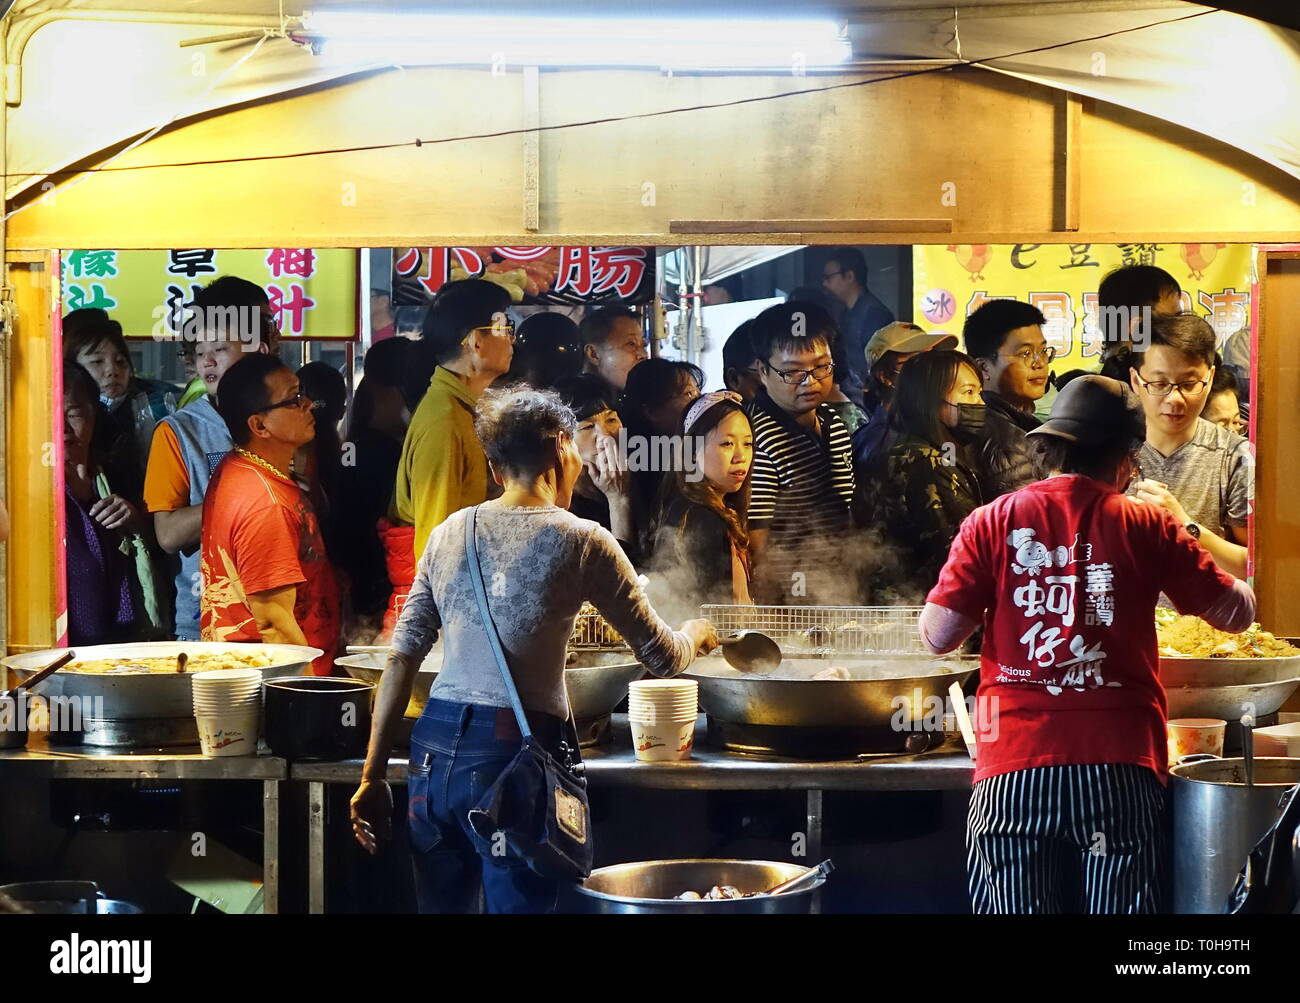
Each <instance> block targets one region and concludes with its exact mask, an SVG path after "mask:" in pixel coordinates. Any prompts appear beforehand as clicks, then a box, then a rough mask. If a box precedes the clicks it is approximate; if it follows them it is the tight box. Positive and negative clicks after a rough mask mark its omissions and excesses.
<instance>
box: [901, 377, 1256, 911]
mask: <svg viewBox="0 0 1300 1003" xmlns="http://www.w3.org/2000/svg"><path fill="white" fill-rule="evenodd" d="M1028 434H1029V435H1031V436H1034V437H1035V438H1036V440H1037V442H1038V444H1039V448H1040V450H1041V453H1042V460H1043V464H1044V469H1046V470H1049V471H1050V472H1051V476H1050V477H1048V478H1047V479H1046V480H1043V481H1039V482H1037V483H1035V484H1031V485H1029V486H1028V487H1025V488H1022V489H1021V490H1019V491H1016V492H1013V493H1012V494H1009V495H1004V496H1003V497H1001V498H999V499H998V500H997V501H995V502H993V503H992V504H991V505H986V506H984V507H982V508H979V509H976V510H975V511H974V512H973V513H971V515H970V516H969V517H968V518H967V519H966V521H965V522H964V523H963V524H962V527H961V530H960V531H959V533H958V535H957V538H956V539H955V540H954V541H953V544H952V549H951V551H950V552H949V555H948V562H947V564H946V565H945V566H944V569H943V571H942V573H941V574H940V576H939V582H938V584H937V585H936V586H935V587H934V589H933V590H932V591H931V592H930V594H929V596H928V597H927V603H926V607H925V610H924V612H923V613H922V616H921V636H922V639H923V640H924V642H925V643H926V645H927V647H929V649H930V650H931V651H933V652H934V653H935V654H942V653H945V652H948V651H951V650H953V649H954V648H956V647H957V646H958V645H959V644H961V642H962V641H964V640H965V639H966V638H967V637H969V636H970V634H971V633H972V632H973V631H974V630H975V628H976V627H977V626H979V625H980V624H981V623H983V625H984V641H983V651H982V653H981V655H980V684H979V690H978V693H977V697H976V714H975V721H976V726H977V730H978V734H977V736H976V737H977V756H976V767H975V788H974V791H973V792H972V795H971V803H970V814H969V818H968V821H967V830H966V832H967V852H968V867H969V872H970V891H971V899H972V903H973V906H974V909H975V911H976V912H977V913H990V912H994V913H1007V912H1016V913H1020V912H1025V913H1040V912H1041V913H1046V912H1089V913H1103V912H1105V913H1110V912H1130V913H1150V912H1156V911H1158V910H1159V908H1160V902H1161V889H1160V883H1161V878H1160V875H1161V870H1162V862H1163V858H1164V855H1165V849H1166V847H1165V845H1164V838H1163V835H1162V832H1163V829H1162V827H1163V817H1164V811H1165V798H1164V784H1165V782H1166V779H1167V776H1166V772H1167V771H1166V765H1167V751H1166V750H1167V747H1166V739H1165V718H1166V703H1165V693H1164V688H1163V687H1162V686H1161V683H1160V679H1159V660H1158V657H1157V653H1156V637H1155V622H1154V621H1155V616H1154V614H1155V606H1156V603H1157V601H1158V599H1159V596H1160V593H1161V592H1164V593H1165V594H1166V595H1167V596H1168V597H1169V599H1170V600H1171V601H1172V602H1173V603H1174V605H1175V606H1176V607H1177V608H1178V609H1179V611H1180V612H1182V613H1189V614H1195V615H1197V616H1201V617H1203V618H1204V619H1206V620H1207V621H1209V622H1210V623H1211V624H1212V625H1214V626H1215V627H1218V628H1220V629H1222V630H1228V631H1233V632H1236V631H1240V630H1243V629H1245V628H1246V627H1247V626H1249V624H1250V622H1251V621H1252V620H1253V619H1254V616H1255V596H1254V593H1252V592H1251V590H1250V587H1249V586H1248V585H1246V584H1245V583H1244V582H1240V581H1237V580H1236V579H1234V578H1232V577H1231V576H1230V575H1227V574H1225V573H1224V572H1223V571H1221V570H1219V569H1218V568H1217V567H1216V566H1215V564H1214V561H1213V560H1212V559H1211V558H1210V556H1209V555H1208V554H1207V553H1206V552H1205V550H1204V549H1203V548H1202V547H1201V546H1200V545H1199V544H1198V543H1197V542H1196V540H1195V539H1193V538H1192V537H1191V536H1190V535H1189V534H1188V533H1187V531H1186V530H1185V529H1183V528H1182V527H1181V526H1180V525H1179V524H1178V522H1177V520H1175V519H1174V517H1173V516H1172V515H1170V514H1169V513H1168V512H1166V511H1165V510H1164V509H1161V508H1158V507H1156V506H1154V505H1148V504H1143V503H1142V502H1139V501H1137V500H1135V499H1132V498H1128V497H1126V496H1125V495H1124V494H1123V493H1122V492H1123V490H1124V488H1126V487H1127V486H1128V484H1129V482H1130V480H1131V479H1133V478H1134V477H1140V476H1141V472H1140V470H1139V469H1138V467H1137V463H1136V460H1135V454H1136V452H1137V449H1138V448H1139V447H1140V446H1141V444H1142V442H1143V441H1144V435H1145V419H1144V417H1143V413H1142V408H1141V405H1140V404H1139V403H1138V401H1137V399H1136V398H1135V396H1134V395H1133V393H1132V391H1131V390H1130V389H1129V388H1128V387H1126V386H1125V385H1124V384H1122V383H1119V382H1118V381H1116V380H1111V379H1107V378H1106V377H1103V376H1091V375H1089V376H1081V377H1078V378H1076V379H1075V380H1073V381H1071V382H1070V383H1069V384H1068V385H1067V386H1066V387H1065V388H1064V389H1063V390H1062V391H1061V394H1060V396H1059V397H1058V398H1057V399H1056V402H1055V404H1054V405H1053V407H1052V413H1051V417H1050V418H1049V419H1048V420H1047V421H1046V422H1045V423H1044V424H1043V425H1042V426H1040V427H1039V428H1037V429H1035V430H1034V431H1032V432H1030V433H1028Z"/></svg>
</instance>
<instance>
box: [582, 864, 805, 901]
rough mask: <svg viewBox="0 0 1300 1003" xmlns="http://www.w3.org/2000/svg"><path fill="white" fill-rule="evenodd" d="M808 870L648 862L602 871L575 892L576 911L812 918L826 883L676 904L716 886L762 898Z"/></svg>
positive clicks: (795, 866)
mask: <svg viewBox="0 0 1300 1003" xmlns="http://www.w3.org/2000/svg"><path fill="white" fill-rule="evenodd" d="M807 869H808V868H807V867H805V866H804V865H802V864H783V863H777V862H775V861H771V860H699V859H695V860H643V861H638V862H636V863H631V864H615V865H613V866H612V867H598V868H597V869H596V870H594V871H592V872H591V876H590V877H589V878H587V880H586V881H584V882H583V883H582V884H580V885H577V886H575V887H574V889H573V901H572V903H571V905H572V908H573V911H575V912H584V913H653V914H658V915H682V914H685V913H705V914H709V915H735V914H772V913H807V912H808V911H809V910H810V909H811V907H812V901H813V893H814V892H816V891H817V889H818V888H820V887H821V886H822V885H823V884H825V883H826V878H825V877H819V878H817V880H816V881H814V882H813V883H812V884H810V885H809V886H808V887H807V888H805V889H803V890H801V891H796V892H791V893H790V894H788V895H760V896H756V897H754V898H747V899H720V900H718V901H704V900H695V899H692V900H688V901H683V900H680V899H677V898H675V896H677V895H680V894H681V893H682V892H685V891H696V892H699V893H700V894H704V893H705V892H707V891H708V890H709V889H710V888H712V887H713V886H714V885H735V886H736V887H737V888H739V889H740V890H741V891H742V892H760V891H766V890H767V889H769V888H774V887H776V886H777V885H779V884H780V883H781V882H783V881H789V880H790V879H791V878H793V877H797V876H798V875H799V874H801V873H803V872H804V871H806V870H807Z"/></svg>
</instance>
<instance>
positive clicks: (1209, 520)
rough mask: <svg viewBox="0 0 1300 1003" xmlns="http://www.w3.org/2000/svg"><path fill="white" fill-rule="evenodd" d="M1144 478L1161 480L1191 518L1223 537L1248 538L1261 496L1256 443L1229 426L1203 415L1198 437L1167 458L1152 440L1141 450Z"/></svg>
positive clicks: (1198, 428)
mask: <svg viewBox="0 0 1300 1003" xmlns="http://www.w3.org/2000/svg"><path fill="white" fill-rule="evenodd" d="M1139 462H1140V463H1141V464H1142V476H1143V477H1147V478H1150V479H1151V480H1154V481H1160V482H1162V483H1163V484H1165V485H1166V486H1167V487H1168V488H1169V493H1170V494H1172V495H1173V496H1174V497H1175V498H1177V499H1178V501H1179V503H1180V504H1181V505H1182V507H1183V511H1184V512H1185V513H1187V517H1188V520H1189V521H1191V522H1194V523H1196V524H1197V525H1198V526H1200V527H1201V528H1202V529H1208V530H1210V531H1211V532H1214V533H1217V534H1218V535H1219V536H1224V537H1226V536H1227V533H1225V530H1228V531H1231V532H1232V535H1233V537H1234V538H1235V537H1236V536H1237V532H1236V531H1238V530H1240V531H1241V534H1242V535H1243V537H1244V533H1245V530H1246V521H1247V516H1248V515H1249V514H1250V506H1251V503H1252V502H1253V501H1254V500H1255V458H1254V456H1253V454H1252V451H1251V446H1250V443H1249V442H1248V441H1247V440H1245V439H1243V438H1242V437H1241V436H1239V435H1237V434H1236V433H1235V432H1230V431H1228V429H1226V428H1220V427H1219V426H1218V425H1215V424H1214V423H1213V422H1209V421H1206V420H1205V419H1204V418H1197V419H1196V425H1195V431H1194V432H1193V434H1192V438H1191V439H1190V440H1189V441H1188V442H1185V443H1183V445H1181V446H1179V447H1178V448H1177V449H1176V450H1174V452H1173V455H1171V456H1164V455H1162V454H1161V453H1160V451H1159V450H1157V449H1156V448H1155V447H1154V446H1152V445H1151V443H1150V442H1146V443H1143V445H1142V450H1141V452H1140V453H1139Z"/></svg>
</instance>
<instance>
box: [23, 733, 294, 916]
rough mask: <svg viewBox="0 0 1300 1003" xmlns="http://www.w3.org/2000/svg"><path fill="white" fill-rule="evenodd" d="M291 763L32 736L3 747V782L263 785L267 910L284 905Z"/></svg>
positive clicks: (274, 759) (268, 757)
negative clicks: (284, 791) (283, 800)
mask: <svg viewBox="0 0 1300 1003" xmlns="http://www.w3.org/2000/svg"><path fill="white" fill-rule="evenodd" d="M288 775H289V769H288V763H286V762H285V760H283V759H279V758H277V757H275V756H270V755H259V756H204V755H201V754H200V753H199V751H198V748H197V746H196V747H194V748H192V749H184V748H182V749H177V750H175V751H168V750H164V749H153V750H145V751H141V752H124V751H121V750H109V749H96V750H87V751H85V752H81V751H73V750H71V749H51V748H50V747H49V746H48V745H46V744H45V741H44V736H41V735H33V736H32V738H31V739H30V741H29V748H27V749H3V750H0V782H3V781H4V780H6V779H14V778H25V779H26V778H41V779H55V780H72V779H78V780H228V781H229V780H243V781H250V782H260V783H261V784H262V896H263V911H264V912H265V913H266V914H268V915H270V914H273V913H276V912H278V911H279V908H280V893H279V892H280V782H281V781H283V780H284V779H286V778H287V777H288Z"/></svg>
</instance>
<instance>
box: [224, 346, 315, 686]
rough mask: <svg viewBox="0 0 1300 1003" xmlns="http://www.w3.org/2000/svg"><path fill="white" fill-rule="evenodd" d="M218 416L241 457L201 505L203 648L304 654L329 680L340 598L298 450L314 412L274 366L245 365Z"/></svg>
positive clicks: (234, 455)
mask: <svg viewBox="0 0 1300 1003" xmlns="http://www.w3.org/2000/svg"><path fill="white" fill-rule="evenodd" d="M217 407H218V409H219V410H220V412H221V417H222V418H223V419H225V422H226V426H227V428H228V429H229V430H230V437H231V439H233V440H234V443H235V448H234V450H233V451H232V452H231V453H229V454H228V455H227V456H226V458H225V459H224V460H222V461H221V465H220V466H218V467H217V471H216V473H215V474H213V476H212V483H211V484H210V485H209V486H208V494H207V497H206V498H204V500H203V550H202V573H203V596H202V602H201V611H202V623H203V640H205V641H266V642H268V643H276V644H305V645H311V646H313V647H316V648H320V649H321V650H322V651H323V652H324V653H323V654H322V655H321V656H320V657H319V658H317V659H316V660H315V662H314V663H313V664H312V670H313V671H314V672H315V673H316V675H329V673H330V669H331V668H332V666H333V664H334V654H335V652H336V650H337V648H338V642H339V632H340V616H339V592H338V585H337V583H336V582H335V580H334V572H333V569H332V568H331V567H330V563H329V561H328V559H327V558H326V556H325V545H324V543H323V542H322V540H321V535H320V527H319V525H318V523H317V521H316V513H315V512H314V511H313V510H312V506H311V501H310V500H309V499H308V497H307V495H306V493H305V492H304V491H303V490H302V489H301V488H299V487H298V485H297V484H296V483H295V482H294V480H293V478H292V476H291V472H290V466H291V464H292V462H293V454H294V450H296V449H297V448H298V447H299V446H302V445H304V444H305V443H308V442H310V441H311V440H312V439H313V438H314V436H315V434H316V433H315V427H316V423H315V420H314V419H313V418H312V407H313V402H312V400H311V399H310V398H308V397H306V396H304V395H303V394H302V393H301V392H300V388H299V385H298V377H297V376H295V375H294V373H293V370H291V369H289V368H288V367H287V366H285V365H284V364H283V363H282V362H281V361H280V360H279V359H277V358H275V357H274V356H266V355H250V356H247V357H246V358H243V359H240V360H239V361H238V362H236V363H235V364H234V365H233V366H231V367H230V369H229V371H228V372H227V373H226V375H225V376H223V377H222V378H221V396H220V398H219V399H218V402H217Z"/></svg>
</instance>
